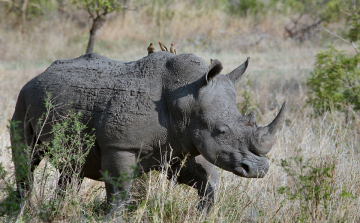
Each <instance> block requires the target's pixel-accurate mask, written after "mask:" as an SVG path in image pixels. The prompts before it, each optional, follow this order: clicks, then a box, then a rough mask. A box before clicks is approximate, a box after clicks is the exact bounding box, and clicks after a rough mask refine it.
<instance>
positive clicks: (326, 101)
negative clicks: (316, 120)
mask: <svg viewBox="0 0 360 223" xmlns="http://www.w3.org/2000/svg"><path fill="white" fill-rule="evenodd" d="M359 62H360V55H359V54H356V55H353V56H352V55H346V54H345V52H344V51H339V50H337V49H335V48H334V47H333V46H330V47H328V49H327V50H326V51H323V52H320V53H318V54H317V55H316V63H315V68H314V71H313V72H312V73H311V76H310V77H309V78H308V79H307V85H308V87H309V93H308V96H309V98H308V104H310V105H311V106H313V108H314V110H315V112H316V114H323V113H324V112H325V111H332V110H334V109H336V110H339V111H347V109H348V108H349V107H351V108H352V109H354V110H359V109H360V101H359V93H360V85H359V82H358V80H359V78H360V69H359V68H358V65H359Z"/></svg>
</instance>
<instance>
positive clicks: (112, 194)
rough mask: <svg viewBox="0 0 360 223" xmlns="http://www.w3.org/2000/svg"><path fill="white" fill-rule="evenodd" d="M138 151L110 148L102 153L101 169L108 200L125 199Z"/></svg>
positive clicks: (109, 201)
mask: <svg viewBox="0 0 360 223" xmlns="http://www.w3.org/2000/svg"><path fill="white" fill-rule="evenodd" d="M136 157H137V156H136V153H135V152H128V151H118V150H110V151H106V152H105V153H103V154H101V171H102V174H103V179H104V181H105V188H106V197H107V202H108V203H111V202H112V201H113V199H120V200H122V199H125V198H126V196H127V192H128V190H129V187H130V184H131V179H132V178H133V176H134V172H135V166H136Z"/></svg>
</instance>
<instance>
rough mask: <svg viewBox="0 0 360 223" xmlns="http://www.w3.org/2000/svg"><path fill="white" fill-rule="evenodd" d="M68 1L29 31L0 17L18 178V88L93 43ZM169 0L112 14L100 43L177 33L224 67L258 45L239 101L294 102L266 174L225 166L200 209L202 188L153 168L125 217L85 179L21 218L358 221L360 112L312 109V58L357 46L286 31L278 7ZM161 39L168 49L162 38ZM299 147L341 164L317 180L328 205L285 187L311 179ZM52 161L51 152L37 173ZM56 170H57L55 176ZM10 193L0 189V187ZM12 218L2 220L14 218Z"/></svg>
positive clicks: (261, 115)
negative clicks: (53, 206)
mask: <svg viewBox="0 0 360 223" xmlns="http://www.w3.org/2000/svg"><path fill="white" fill-rule="evenodd" d="M199 4H200V3H199ZM68 7H70V9H69V10H70V11H71V10H72V12H74V13H68V14H59V13H53V14H49V15H46V16H45V18H42V19H41V20H40V19H34V20H31V21H29V22H28V24H27V27H26V28H25V32H23V33H21V32H20V31H19V29H17V28H14V26H13V25H11V24H12V22H13V21H8V20H7V19H4V18H3V19H2V20H1V24H0V52H1V53H0V111H1V112H0V162H1V163H3V166H4V167H5V168H6V170H7V171H8V172H9V175H8V178H7V180H8V182H10V183H11V182H13V181H12V180H13V164H12V162H11V153H10V151H9V150H8V149H7V148H8V147H9V146H10V142H9V133H8V131H7V128H6V125H7V124H8V120H9V119H11V116H12V113H13V111H14V107H15V102H16V99H17V96H18V93H19V91H20V89H21V87H22V86H23V85H24V84H25V83H26V82H27V81H29V80H30V79H31V78H33V77H35V76H36V75H38V74H39V73H41V72H42V71H44V70H45V69H46V68H47V67H48V66H49V65H50V64H51V63H52V62H53V61H54V60H57V59H66V58H74V57H78V56H80V55H82V54H83V52H85V47H86V43H87V38H88V23H87V15H86V13H85V12H82V11H79V10H76V9H75V8H71V6H68ZM167 7H168V8H169V9H170V10H171V12H173V14H172V15H171V18H170V17H167V16H168V15H167V14H166V12H165V11H162V9H161V6H160V5H145V6H143V7H141V8H140V9H138V10H137V11H127V12H126V14H122V13H121V12H120V13H118V14H114V15H112V16H111V19H110V20H109V21H108V22H107V23H106V24H105V26H104V27H103V28H102V30H101V31H100V34H99V37H98V40H97V42H96V44H95V52H97V53H99V54H102V55H104V56H107V57H109V58H112V59H116V60H121V61H132V60H137V59H140V58H142V57H144V56H146V55H147V51H146V48H147V46H148V45H149V43H150V42H153V43H156V42H157V41H162V42H164V43H165V44H166V45H168V46H169V45H170V43H171V42H173V43H174V44H175V46H176V49H177V52H178V53H194V54H196V55H197V56H200V57H202V58H203V59H204V60H205V61H210V58H212V59H215V58H216V59H219V60H220V61H222V63H223V65H224V72H223V73H227V72H229V71H231V70H232V69H234V68H235V67H237V66H238V65H239V64H241V63H242V62H243V61H244V60H245V59H246V57H247V56H250V57H251V60H250V65H249V68H248V71H247V73H246V74H247V76H248V77H249V78H250V80H251V81H252V83H253V84H252V85H246V81H247V76H246V77H245V78H243V79H242V83H241V84H239V85H238V86H237V91H238V102H239V103H241V102H242V101H243V100H244V99H243V97H242V94H243V92H244V91H245V90H247V91H249V92H251V100H252V102H253V107H254V109H255V111H256V117H257V122H258V124H259V125H266V124H268V123H269V121H271V120H272V119H273V118H274V117H275V115H276V113H277V112H278V110H279V108H280V105H281V104H282V102H283V101H286V102H287V106H288V107H287V114H286V116H287V118H286V121H285V123H284V125H283V128H282V130H281V131H280V132H278V134H277V141H276V143H275V145H274V147H273V149H272V151H271V152H270V153H269V154H268V157H269V160H270V170H269V172H268V174H267V175H266V177H265V178H263V179H245V178H240V177H237V176H235V175H233V174H231V173H229V172H226V171H222V170H219V171H220V174H221V179H220V185H219V190H218V193H217V195H216V204H215V206H214V207H213V209H211V211H210V212H209V213H208V215H206V214H205V213H201V212H198V211H197V209H196V205H197V202H198V197H197V195H196V193H195V191H194V190H193V189H192V188H190V187H187V186H181V185H180V186H179V185H176V184H174V183H173V182H171V181H168V180H166V177H165V176H164V175H161V174H160V175H159V174H156V173H153V172H152V173H150V174H148V175H146V176H144V177H142V178H141V179H138V180H137V181H136V182H135V183H134V185H135V186H134V188H133V189H132V192H131V195H132V196H131V198H132V199H133V200H134V202H135V203H136V204H137V205H135V206H134V207H133V208H128V207H126V206H125V207H120V208H119V209H118V210H117V211H116V213H117V214H119V215H120V216H106V214H105V213H104V212H103V211H101V208H99V207H101V206H102V205H104V204H103V203H104V199H105V189H104V185H103V184H102V183H100V182H95V181H91V180H85V181H84V182H83V184H82V187H81V190H80V192H79V194H78V195H77V196H76V197H75V198H74V199H75V201H76V202H75V203H76V205H75V206H74V205H73V206H71V207H72V208H66V207H64V208H62V209H61V211H60V214H59V213H57V214H56V215H54V216H50V217H48V216H45V217H44V216H43V215H41V213H43V212H44V210H43V206H42V203H41V202H44V200H46V196H45V198H44V199H43V200H41V199H40V200H39V199H37V198H34V199H32V202H33V203H32V204H27V205H28V207H26V208H25V209H24V212H23V213H22V215H21V216H20V218H18V219H16V221H19V222H23V221H24V222H26V221H29V220H30V219H31V220H34V221H39V222H41V221H60V222H61V221H64V222H79V221H80V220H81V221H88V222H96V221H101V220H104V219H105V220H109V221H122V220H123V221H126V222H294V221H315V222H337V221H339V222H360V165H359V162H360V154H359V153H360V148H359V145H360V138H359V133H360V132H359V131H360V128H359V127H360V123H359V121H358V120H357V119H354V120H351V121H350V122H349V123H347V124H345V122H344V120H345V118H344V115H342V114H341V113H337V112H335V113H332V114H330V113H327V114H325V115H324V116H321V117H313V116H312V114H313V112H312V108H311V107H309V106H305V102H306V99H307V94H306V93H307V87H306V84H305V81H306V77H307V76H308V75H309V73H310V72H311V70H312V68H313V64H314V62H315V54H316V53H317V52H318V51H319V50H320V49H322V48H324V46H326V44H328V43H330V42H332V43H333V44H335V45H336V46H338V47H342V48H344V49H347V48H348V46H346V45H342V43H341V42H340V41H338V40H336V39H335V38H332V37H329V36H328V35H327V34H324V33H321V31H318V34H317V35H318V36H317V37H315V38H313V39H311V40H308V41H305V42H303V43H299V42H297V41H295V40H292V39H288V38H285V33H284V27H285V26H286V25H287V23H289V21H290V20H289V18H288V17H283V16H280V15H277V13H269V14H267V15H266V16H265V17H264V18H262V19H257V18H253V17H250V16H248V17H235V16H233V15H229V14H228V13H227V12H226V11H224V10H221V9H216V10H215V9H211V5H208V6H206V4H205V3H203V4H200V5H197V4H190V3H186V2H181V1H175V2H174V3H173V4H171V5H168V6H167ZM159 21H160V22H159ZM341 24H342V22H341V21H339V22H338V23H336V24H334V25H333V26H331V27H330V28H333V29H337V28H338V27H339V26H341ZM155 49H156V50H159V47H158V44H155ZM291 157H303V159H304V160H308V159H310V160H309V162H310V165H311V166H313V167H316V168H320V169H321V167H324V166H326V167H327V166H333V167H334V169H331V171H330V172H329V176H330V177H329V178H326V177H325V178H324V176H323V178H321V176H320V177H319V178H314V179H313V182H314V184H316V183H317V181H321V179H326V184H325V187H326V189H329V188H330V189H329V190H328V191H329V197H328V198H324V199H326V201H327V202H328V203H327V205H328V206H326V207H325V206H324V204H323V203H322V200H323V199H322V198H318V200H317V199H316V198H314V199H309V200H306V199H305V200H304V197H306V196H307V195H304V192H301V193H300V194H299V196H298V197H294V198H293V199H290V198H289V196H286V194H281V193H279V189H281V188H282V187H284V186H289V188H290V190H292V191H296V190H298V189H297V188H298V186H299V185H301V184H302V183H304V181H301V179H300V177H299V176H300V175H301V174H302V173H303V172H301V171H302V170H301V166H298V165H296V163H295V162H291V159H290V158H291ZM282 160H287V161H288V162H290V167H289V168H290V169H292V171H294V172H295V173H296V174H297V175H296V174H295V175H294V176H290V175H289V174H287V173H286V171H284V168H282V167H281V163H282ZM45 165H46V162H45V161H43V162H42V163H41V165H40V168H38V170H37V173H38V174H39V173H41V167H44V166H45ZM55 176H56V174H55ZM55 178H56V177H55ZM55 180H56V179H52V180H50V181H49V183H48V185H51V184H54V183H55ZM4 186H5V182H3V181H0V187H4ZM347 195H349V196H347ZM5 196H6V194H1V197H2V198H4V197H5ZM302 196H303V199H302V198H301V197H302ZM304 206H306V207H307V208H308V209H307V210H306V208H305V209H304ZM74 207H76V208H74ZM42 211H43V212H42ZM304 213H305V214H304ZM307 214H309V215H308V216H307ZM303 216H305V217H304V219H302V217H303ZM306 216H307V217H306ZM8 217H9V216H5V217H3V220H4V221H5V220H9V218H8ZM14 219H15V218H13V219H12V220H14ZM35 219H36V220H35ZM49 219H50V220H49Z"/></svg>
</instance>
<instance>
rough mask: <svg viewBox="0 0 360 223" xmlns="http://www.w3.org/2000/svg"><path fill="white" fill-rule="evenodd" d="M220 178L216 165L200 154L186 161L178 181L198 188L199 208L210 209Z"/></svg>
mask: <svg viewBox="0 0 360 223" xmlns="http://www.w3.org/2000/svg"><path fill="white" fill-rule="evenodd" d="M218 179H219V176H218V172H217V170H216V168H215V166H214V165H212V164H211V163H209V162H208V161H207V160H205V158H204V157H203V156H201V155H199V156H196V157H192V158H190V159H188V160H187V161H186V163H185V166H184V167H182V168H181V170H180V174H179V176H178V178H177V181H178V183H181V184H186V185H189V186H191V187H194V188H195V189H197V191H198V195H199V196H200V203H199V205H198V209H199V210H200V211H202V210H204V209H206V210H207V211H209V210H210V208H211V206H212V205H213V204H214V201H215V196H214V195H215V191H216V186H217V184H218Z"/></svg>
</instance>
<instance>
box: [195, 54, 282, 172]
mask: <svg viewBox="0 0 360 223" xmlns="http://www.w3.org/2000/svg"><path fill="white" fill-rule="evenodd" d="M248 64H249V58H248V59H247V60H246V61H245V62H244V63H243V64H242V65H241V66H239V67H238V68H236V69H235V70H233V71H232V72H230V73H229V74H227V75H219V74H220V72H221V70H222V68H223V67H222V64H221V63H220V62H219V61H218V60H212V61H211V65H210V67H209V71H208V72H207V73H206V74H205V75H204V77H203V80H204V81H203V86H202V87H201V88H200V89H199V93H198V97H197V100H196V103H197V105H198V106H197V107H198V109H197V110H196V112H197V114H196V116H197V117H198V118H197V119H196V122H195V123H194V125H193V131H192V132H193V134H192V136H193V139H192V140H193V142H194V144H195V146H196V148H197V149H198V151H199V152H200V153H201V155H203V156H204V157H205V159H207V160H208V161H209V162H211V163H213V164H215V165H216V166H218V167H220V168H222V169H224V170H227V171H230V172H233V173H234V174H236V175H238V176H241V177H247V178H260V177H264V176H265V174H266V173H267V171H268V169H269V164H268V162H267V158H266V157H265V155H266V154H267V153H268V152H269V151H270V150H271V147H272V145H273V144H274V141H275V133H276V131H277V129H278V128H279V126H280V123H282V120H283V119H284V110H285V103H284V104H283V105H282V108H281V110H280V112H279V113H278V115H277V116H276V118H275V119H274V120H273V121H272V122H271V123H270V124H269V125H268V126H262V127H259V126H257V125H256V122H255V117H254V112H251V113H250V114H248V115H247V116H242V115H241V114H240V113H239V111H238V108H237V105H236V92H235V87H234V84H235V83H236V82H237V81H238V80H239V79H240V77H241V76H242V74H243V73H244V72H245V70H246V68H247V66H248Z"/></svg>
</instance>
